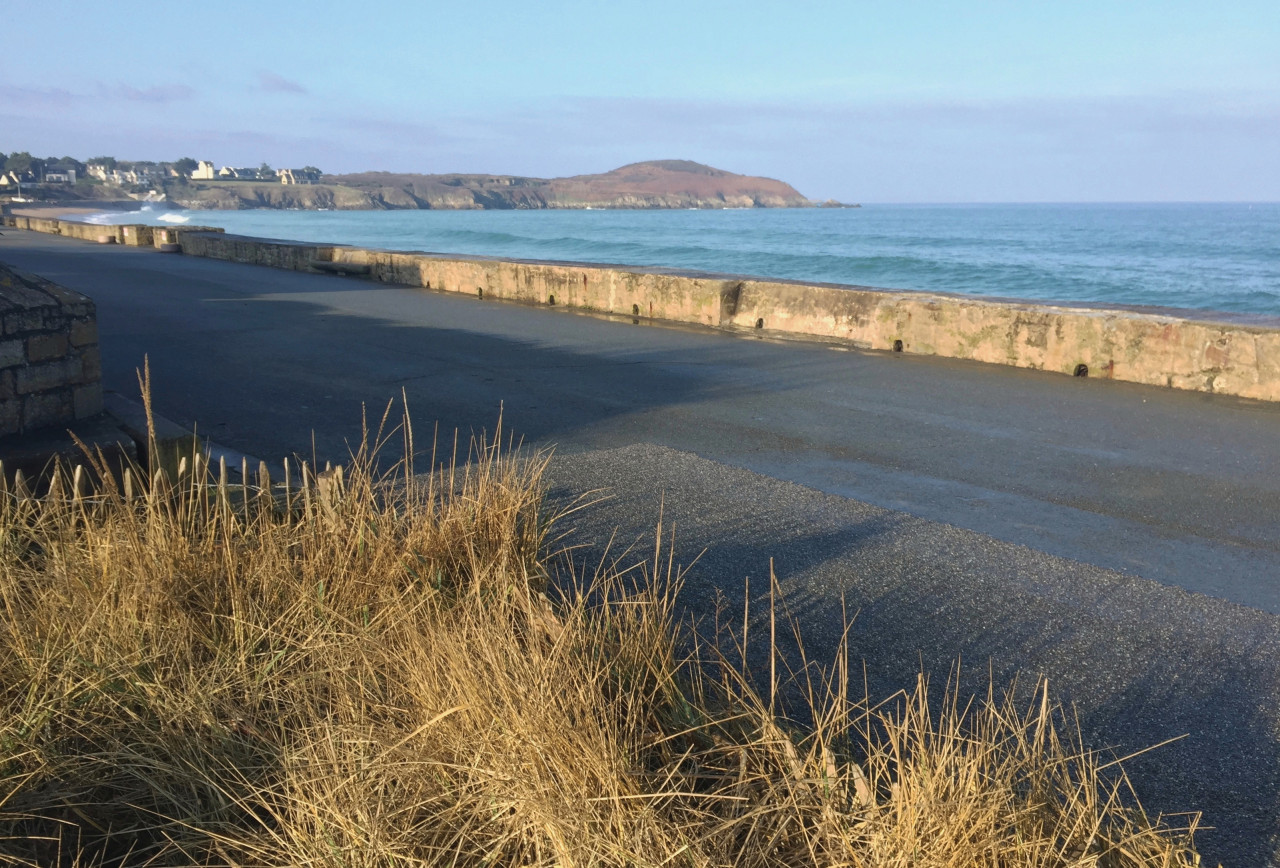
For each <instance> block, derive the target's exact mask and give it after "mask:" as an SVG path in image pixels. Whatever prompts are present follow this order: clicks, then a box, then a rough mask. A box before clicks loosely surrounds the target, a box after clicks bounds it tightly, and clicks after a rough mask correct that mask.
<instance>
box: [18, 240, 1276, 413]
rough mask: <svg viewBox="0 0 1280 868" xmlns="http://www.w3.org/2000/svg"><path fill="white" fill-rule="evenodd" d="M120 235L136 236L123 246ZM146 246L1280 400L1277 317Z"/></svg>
mask: <svg viewBox="0 0 1280 868" xmlns="http://www.w3.org/2000/svg"><path fill="white" fill-rule="evenodd" d="M4 220H5V221H6V223H7V225H10V226H17V227H19V228H29V229H32V230H35V231H41V232H50V231H51V232H55V233H57V234H64V235H69V236H74V237H86V238H89V240H99V241H100V240H101V238H95V237H93V236H92V233H91V231H90V230H86V229H81V228H80V227H83V226H86V225H87V224H73V223H72V221H61V223H60V222H59V221H56V220H43V219H37V218H22V217H6V218H4ZM17 221H25V225H24V224H23V223H20V222H17ZM73 227H74V228H73ZM91 228H92V229H94V230H101V229H102V228H104V227H97V226H95V227H91ZM111 228H113V229H117V230H120V235H119V239H120V240H119V241H117V243H123V244H130V243H136V244H142V243H143V241H142V237H143V233H142V230H146V229H147V228H148V227H111ZM128 229H136V230H137V232H136V233H135V234H133V235H130V234H128V233H127V232H126V231H125V230H128ZM82 232H83V233H84V234H79V233H82ZM130 239H136V240H133V241H131V240H130ZM149 243H153V244H154V245H155V246H157V247H159V246H161V245H162V244H167V245H170V246H173V245H176V246H177V247H178V248H180V249H181V251H182V252H183V253H185V254H188V255H192V256H202V257H209V258H213V259H222V260H226V261H230V262H242V263H250V264H254V265H266V266H271V267H274V268H287V269H291V270H294V271H304V272H325V273H333V274H344V275H360V276H366V277H368V278H370V279H373V280H377V281H381V282H385V283H395V284H403V285H407V286H421V287H426V288H429V289H434V290H441V291H446V292H458V293H464V294H467V295H471V296H475V297H478V298H480V299H499V300H507V301H515V302H521V303H524V304H537V305H553V306H561V307H567V308H571V309H578V310H584V311H591V312H596V313H604V314H612V315H617V316H623V317H632V318H640V317H643V318H646V319H653V320H667V321H672V322H682V323H697V324H699V325H703V326H710V327H715V328H724V329H730V330H735V331H749V332H755V333H761V334H771V335H775V336H788V335H789V336H797V337H812V338H821V339H827V340H834V341H841V342H847V343H851V344H853V345H855V346H858V347H862V348H866V349H873V350H885V351H891V352H892V351H899V352H906V353H920V354H927V355H937V356H945V357H948V358H957V359H970V360H973V361H979V362H988V363H992V364H1001V365H1012V366H1015V367H1020V368H1031V369H1035V370H1043V371H1052V372H1056V373H1060V374H1065V375H1075V376H1090V377H1101V378H1106V379H1114V380H1123V381H1127V382H1133V383H1143V384H1147V385H1154V386H1166V387H1172V388H1177V389H1189V390H1193V391H1202V392H1216V393H1223V394H1229V395H1238V396H1241V397H1246V398H1256V399H1260V400H1266V401H1280V318H1275V317H1261V316H1256V317H1255V316H1243V315H1234V314H1225V313H1208V312H1200V311H1190V310H1182V309H1173V308H1153V307H1136V306H1133V307H1130V306H1116V307H1103V306H1088V305H1058V304H1048V303H1042V302H1028V301H1020V300H1016V299H997V298H986V297H981V296H967V295H959V294H947V293H925V292H914V291H906V290H900V291H899V290H883V289H872V288H868V287H856V286H838V285H833V284H809V283H800V282H795V281H779V280H761V279H758V278H752V277H739V276H733V275H723V274H706V273H698V272H687V271H677V270H673V269H663V268H639V267H632V266H612V265H598V264H585V263H566V262H537V261H525V260H506V259H491V258H486V257H472V256H448V255H441V254H431V253H416V252H395V251H386V250H372V249H365V248H359V247H347V246H342V245H325V244H302V243H294V242H288V241H277V240H271V239H262V238H249V237H244V236H235V235H228V234H225V233H223V232H222V231H221V230H210V229H208V228H205V227H190V226H180V227H172V228H165V229H156V230H155V231H154V233H153V237H152V238H151V239H150V241H149Z"/></svg>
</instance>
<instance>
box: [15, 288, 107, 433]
mask: <svg viewBox="0 0 1280 868" xmlns="http://www.w3.org/2000/svg"><path fill="white" fill-rule="evenodd" d="M101 381H102V363H101V356H100V355H99V352H98V322H97V315H96V311H95V309H94V306H93V302H92V301H90V300H89V299H88V298H86V297H85V296H83V295H81V294H80V293H78V292H72V291H71V290H69V289H65V288H63V287H61V286H58V285H57V284H54V283H50V282H49V281H47V280H44V279H43V278H39V277H35V276H34V275H29V274H21V273H19V272H16V271H13V270H12V269H10V268H8V267H6V266H5V265H3V264H0V435H4V434H23V433H26V432H28V431H33V430H38V429H40V428H49V427H52V426H54V425H66V424H69V423H72V422H75V421H76V420H77V419H87V418H88V417H90V416H95V415H97V414H98V413H101V412H102V382H101Z"/></svg>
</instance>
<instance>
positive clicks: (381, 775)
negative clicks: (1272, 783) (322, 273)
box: [0, 438, 1198, 868]
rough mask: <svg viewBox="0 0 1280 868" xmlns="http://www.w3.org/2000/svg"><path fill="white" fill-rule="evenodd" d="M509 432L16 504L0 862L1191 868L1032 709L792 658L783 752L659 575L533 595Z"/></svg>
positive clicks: (6, 569) (0, 716)
mask: <svg viewBox="0 0 1280 868" xmlns="http://www.w3.org/2000/svg"><path fill="white" fill-rule="evenodd" d="M500 442H501V441H500V438H495V439H494V440H491V441H489V442H479V443H476V444H474V445H473V447H472V449H471V453H470V456H469V458H468V460H467V461H465V462H458V463H453V462H450V463H449V464H448V465H447V466H446V467H445V469H444V470H442V471H440V472H438V473H435V474H432V475H429V476H425V477H422V476H419V477H415V476H413V475H412V471H411V470H410V469H409V468H408V467H407V466H406V465H405V464H404V463H401V464H400V465H397V467H396V468H394V469H393V470H392V471H390V472H389V473H386V474H377V475H375V473H374V471H373V469H372V468H373V467H374V463H373V461H372V460H371V454H370V453H371V452H373V451H374V450H372V449H364V448H362V450H361V451H360V453H359V454H358V455H356V456H355V458H354V460H353V461H352V463H351V464H350V466H348V467H347V468H346V472H345V478H341V479H339V478H337V474H336V473H333V474H330V475H329V476H328V477H327V478H325V479H323V480H317V479H316V478H315V477H314V476H312V475H311V474H310V473H308V474H307V475H306V477H305V482H306V484H305V485H302V484H300V483H299V481H298V480H297V479H294V480H291V483H290V487H289V490H288V491H289V493H288V495H287V496H286V495H285V494H284V489H283V488H282V487H281V486H280V484H279V481H278V480H277V482H276V484H275V485H274V486H273V485H272V484H270V483H265V480H263V482H264V483H265V484H264V485H262V486H258V487H241V486H236V485H219V484H217V480H218V476H219V471H218V470H217V469H216V468H215V469H214V471H213V472H212V473H210V472H209V470H208V469H206V468H205V467H204V466H203V465H202V464H200V463H199V462H198V461H197V462H193V463H192V464H191V466H190V468H189V469H187V470H185V471H184V473H183V475H182V477H181V478H180V480H179V481H178V483H177V484H176V485H169V484H168V483H167V482H166V480H164V479H163V478H159V477H158V478H156V479H155V480H153V481H152V482H151V483H150V484H143V483H141V482H137V481H136V476H133V475H131V477H130V482H129V485H128V486H127V490H123V489H125V486H123V485H122V486H120V487H116V486H114V485H112V484H111V483H110V482H108V483H107V484H106V486H105V487H104V488H103V489H102V490H101V491H100V492H99V493H97V494H95V495H93V496H92V497H89V496H83V495H80V494H78V493H77V492H76V490H75V486H74V485H73V484H72V482H71V480H69V479H66V478H64V479H63V480H62V482H61V483H60V484H59V485H57V486H55V488H54V490H53V491H52V492H51V493H50V495H49V496H47V497H44V498H42V499H38V500H37V499H34V498H30V497H24V496H22V493H21V492H19V493H14V492H7V493H6V494H5V496H4V497H2V498H0V545H2V546H3V552H2V553H0V606H2V607H3V611H2V613H0V691H2V693H0V697H2V701H3V710H2V711H0V861H6V862H11V863H17V864H32V865H34V864H41V865H47V864H62V865H152V864H154V865H186V864H195V865H343V866H366V865H367V866H374V865H415V864H424V865H465V866H483V865H545V866H553V865H554V866H580V868H586V866H663V865H672V866H711V865H734V866H738V865H746V866H752V865H760V866H766V865H769V866H773V865H777V866H795V865H867V866H898V865H901V866H908V865H911V866H918V865H939V866H941V865H957V866H959V865H965V866H969V865H990V866H1024V865H1025V866H1041V865H1043V866H1060V865H1061V866H1065V865H1072V866H1074V865H1080V866H1086V865H1102V866H1120V865H1134V866H1137V865H1142V866H1156V865H1159V866H1173V865H1190V864H1196V863H1197V862H1198V860H1197V859H1196V858H1195V856H1194V854H1193V852H1192V850H1191V849H1190V843H1191V842H1190V832H1189V831H1184V832H1182V833H1174V832H1170V831H1168V830H1158V829H1156V828H1154V826H1155V824H1153V823H1152V822H1150V821H1149V820H1148V819H1147V818H1146V817H1145V816H1144V815H1143V814H1142V813H1141V812H1140V811H1139V810H1137V809H1136V808H1135V807H1133V805H1134V802H1133V800H1132V799H1131V798H1129V797H1128V796H1127V795H1126V791H1125V781H1124V778H1123V776H1122V775H1118V774H1116V770H1115V769H1111V770H1109V771H1104V770H1103V769H1102V768H1100V766H1101V761H1100V760H1099V758H1098V757H1096V756H1094V755H1093V754H1090V753H1088V752H1086V751H1084V750H1082V749H1081V747H1080V746H1079V745H1078V743H1076V742H1077V741H1078V740H1065V739H1064V738H1063V736H1062V735H1061V733H1062V732H1063V731H1068V732H1069V731H1070V730H1069V729H1065V730H1064V728H1063V727H1062V726H1061V719H1060V714H1059V713H1058V712H1057V711H1056V710H1055V709H1054V708H1053V707H1052V706H1051V704H1050V703H1049V700H1048V695H1047V690H1044V691H1041V692H1039V693H1038V694H1037V696H1038V698H1037V701H1036V702H1035V703H1033V704H1032V706H1031V707H1030V708H1026V707H1020V706H1018V705H1016V704H1015V703H1014V702H1013V701H1012V700H1006V699H1001V698H999V697H997V696H995V695H992V696H989V697H986V698H985V699H980V700H979V701H976V702H974V703H973V704H972V706H961V705H959V704H957V703H956V701H955V700H954V698H951V699H948V700H944V701H943V702H942V703H941V711H939V710H938V709H937V707H936V706H935V707H934V708H933V710H931V706H930V703H929V701H928V699H927V694H928V688H927V685H925V684H924V683H923V681H922V682H921V683H920V684H918V685H917V686H916V687H915V689H914V690H912V691H909V692H907V693H904V694H903V695H901V696H899V697H895V698H893V699H892V700H891V701H890V702H888V703H887V704H884V705H881V706H879V707H876V708H871V707H869V706H868V704H867V703H866V702H865V701H863V700H862V699H860V698H859V699H855V698H851V697H850V695H849V693H848V692H847V691H846V689H845V686H844V685H847V683H848V681H849V679H848V677H847V676H848V671H847V665H846V664H845V662H844V661H843V659H842V660H841V661H837V664H836V665H835V666H834V667H833V669H832V671H831V672H830V673H828V675H827V677H816V676H814V673H813V668H812V667H802V668H801V672H802V678H801V681H800V682H799V687H798V689H800V690H801V692H802V693H804V694H805V695H807V696H808V698H809V700H810V701H811V704H812V706H813V713H812V719H813V721H814V723H812V724H811V725H810V726H809V727H807V728H804V729H799V728H796V727H793V726H790V725H786V724H784V723H783V722H780V721H779V719H778V718H777V716H776V715H775V714H774V713H772V712H771V708H770V706H771V704H772V700H771V699H770V695H771V694H772V687H770V688H769V689H767V690H766V691H765V694H766V695H763V696H762V695H761V693H760V692H758V691H756V690H755V689H753V687H752V686H751V684H750V680H749V678H747V677H746V676H745V675H744V673H743V672H742V670H741V669H740V668H737V667H735V666H733V665H730V663H729V659H730V658H733V659H737V658H738V656H740V653H741V649H740V648H734V647H733V638H732V637H731V636H727V635H726V637H724V638H725V641H726V642H727V645H726V646H725V648H726V650H727V652H728V653H727V654H721V651H720V646H719V645H718V641H719V640H718V639H716V638H715V637H712V638H710V639H706V638H698V637H689V636H685V637H683V638H681V637H678V636H677V632H678V631H677V629H676V627H675V622H674V612H675V602H674V592H675V585H676V584H678V577H676V576H673V575H671V571H670V561H669V559H665V563H663V561H664V558H663V556H662V555H661V553H658V554H656V555H655V558H654V560H653V562H651V563H649V564H646V565H642V567H641V568H640V569H639V570H638V571H636V572H633V573H631V574H630V575H619V574H617V573H616V572H612V573H610V572H606V574H603V575H600V576H598V577H595V578H594V579H593V580H592V581H591V582H589V583H588V584H587V586H586V587H579V588H574V589H571V590H570V591H569V592H566V593H555V594H552V595H550V596H549V595H548V594H547V592H546V588H547V583H548V579H549V576H548V569H549V567H548V564H549V563H551V562H552V561H551V559H550V558H549V556H548V555H547V553H546V550H547V548H548V529H549V527H550V522H549V521H548V520H547V518H546V517H545V516H544V515H543V514H542V512H541V510H542V483H541V476H542V473H543V469H544V466H545V458H544V457H543V456H536V455H535V456H530V457H520V456H518V455H510V454H507V453H506V452H504V451H503V450H502V449H501V448H500V447H499V444H500ZM410 451H411V447H410ZM211 480H212V483H211ZM268 492H270V494H269V493H268ZM681 648H691V649H693V650H692V652H690V653H684V652H680V651H678V650H677V649H681ZM1122 796H1124V798H1122ZM1192 825H1194V823H1193V824H1192Z"/></svg>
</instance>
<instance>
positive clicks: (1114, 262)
mask: <svg viewBox="0 0 1280 868" xmlns="http://www.w3.org/2000/svg"><path fill="white" fill-rule="evenodd" d="M145 216H148V217H149V218H151V219H152V220H153V222H154V221H156V220H161V219H162V220H164V221H165V222H168V223H169V224H170V225H173V224H174V223H177V222H187V221H189V222H191V223H198V224H202V225H212V226H221V227H223V228H225V229H226V230H227V231H228V232H234V233H238V234H244V235H258V236H265V237H272V238H287V239H293V240H298V241H323V242H333V243H346V244H355V245H360V246H367V247H380V248H385V249H392V250H425V251H433V252H438V253H469V254H479V255H485V256H500V257H508V258H520V259H559V260H575V261H582V262H605V263H617V264H626V265H657V266H667V267H674V268H689V269H700V270H706V271H719V272H729V273H733V274H750V275H757V276H762V277H778V278H791V279H796V280H812V281H825V282H831V283H846V284H857V285H862V286H876V287H886V288H895V289H920V290H930V291H942V292H956V293H971V294H978V295H994V296H1005V297H1013V298H1024V299H1044V300H1052V301H1076V302H1100V303H1111V304H1142V305H1167V306H1173V307H1190V308H1202V309H1208V310H1223V311H1235V312H1241V313H1257V314H1272V315H1280V204H1253V205H1249V204H1224V205H1198V204H1197V205H873V206H866V207H863V208H858V209H840V210H835V209H798V210H773V209H761V210H741V211H739V210H726V211H328V212H313V211H195V212H192V211H180V212H147V213H146V215H145ZM136 218H137V215H133V216H132V217H131V219H136ZM107 219H112V220H119V219H121V215H118V214H117V215H112V217H111V218H107Z"/></svg>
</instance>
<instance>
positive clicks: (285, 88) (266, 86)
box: [258, 69, 307, 94]
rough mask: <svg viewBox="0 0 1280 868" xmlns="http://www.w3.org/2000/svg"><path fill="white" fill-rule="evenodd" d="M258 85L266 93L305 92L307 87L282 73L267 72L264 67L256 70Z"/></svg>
mask: <svg viewBox="0 0 1280 868" xmlns="http://www.w3.org/2000/svg"><path fill="white" fill-rule="evenodd" d="M258 87H259V89H261V90H263V91H265V92H267V93H297V94H305V93H307V89H306V88H305V87H303V86H302V85H300V84H298V83H297V82H296V81H291V80H290V79H287V78H285V77H284V76H283V75H276V74H275V73H274V72H268V71H267V70H265V69H262V70H259V71H258Z"/></svg>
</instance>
